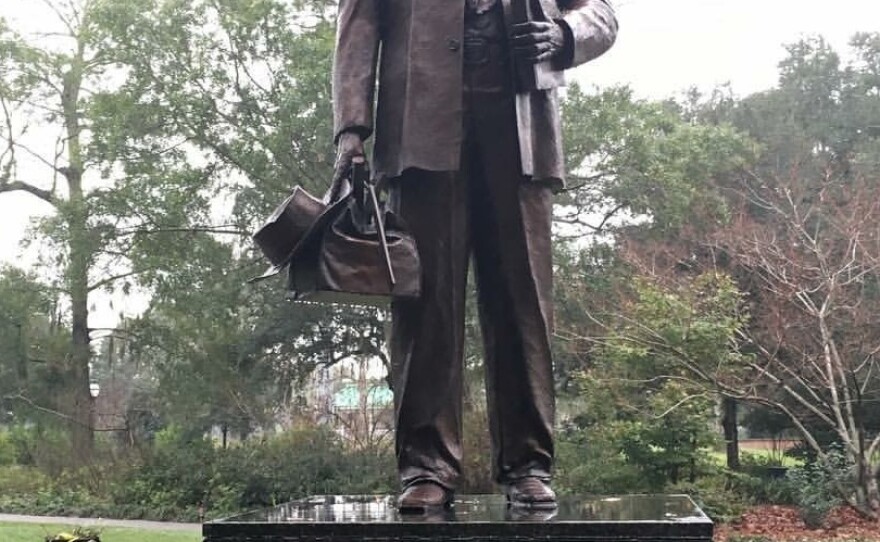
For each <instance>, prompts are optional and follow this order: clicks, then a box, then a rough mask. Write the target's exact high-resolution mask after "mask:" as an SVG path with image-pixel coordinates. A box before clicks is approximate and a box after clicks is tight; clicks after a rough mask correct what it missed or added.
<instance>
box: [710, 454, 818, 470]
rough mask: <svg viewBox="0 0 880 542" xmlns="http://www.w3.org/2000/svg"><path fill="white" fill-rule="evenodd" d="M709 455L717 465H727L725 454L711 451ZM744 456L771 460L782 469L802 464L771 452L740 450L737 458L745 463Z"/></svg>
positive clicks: (799, 461) (791, 458)
mask: <svg viewBox="0 0 880 542" xmlns="http://www.w3.org/2000/svg"><path fill="white" fill-rule="evenodd" d="M709 455H710V456H711V457H712V459H713V460H714V461H715V462H716V463H717V464H718V465H726V464H727V454H726V453H725V452H721V451H717V450H713V451H711V452H709ZM746 456H750V457H752V458H754V459H756V460H759V461H767V460H771V459H772V460H773V461H775V462H778V463H781V466H783V467H799V466H801V465H803V464H804V462H803V461H801V460H800V459H795V458H793V457H789V456H787V455H783V454H782V453H781V452H774V451H772V450H740V451H739V458H740V461H746V460H748V458H747V457H746Z"/></svg>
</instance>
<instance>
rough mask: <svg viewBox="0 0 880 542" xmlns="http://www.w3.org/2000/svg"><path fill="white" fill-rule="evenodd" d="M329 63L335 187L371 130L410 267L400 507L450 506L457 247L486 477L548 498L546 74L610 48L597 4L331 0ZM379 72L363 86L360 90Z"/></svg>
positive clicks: (554, 139)
mask: <svg viewBox="0 0 880 542" xmlns="http://www.w3.org/2000/svg"><path fill="white" fill-rule="evenodd" d="M337 22H338V29H337V43H336V53H335V58H334V70H333V105H334V117H335V118H334V121H335V141H336V144H337V149H338V154H337V164H336V176H335V179H334V183H339V182H340V179H342V178H343V177H344V176H345V175H346V172H347V171H349V169H350V167H351V163H352V160H353V159H354V158H356V157H362V156H363V155H364V144H363V141H364V140H365V139H367V138H368V137H369V136H370V135H371V134H372V133H373V132H374V123H373V112H374V107H375V112H376V114H375V117H376V119H375V142H374V148H373V157H372V158H373V160H372V163H373V173H374V175H376V176H378V177H381V178H385V179H388V180H389V186H390V192H391V195H390V200H391V204H392V207H393V208H395V209H396V211H397V212H398V213H399V215H400V216H401V217H402V218H403V220H404V221H405V222H406V224H407V226H408V227H409V229H410V231H411V232H412V233H413V235H414V236H415V239H416V244H417V246H418V252H419V258H420V259H421V265H422V268H423V275H422V293H421V297H420V298H419V299H417V300H397V301H395V302H394V304H393V307H392V317H393V324H392V332H391V344H390V351H391V362H392V366H393V371H392V372H393V374H392V380H393V388H394V398H395V414H396V431H397V436H396V454H397V464H398V470H399V475H400V481H401V484H402V487H403V491H402V494H401V496H400V498H399V502H398V504H399V506H400V507H401V509H403V510H425V509H430V508H435V507H442V506H444V505H448V504H449V503H450V502H451V500H452V495H453V492H454V490H455V488H456V483H457V480H458V478H459V475H460V471H461V394H462V355H463V348H464V314H465V309H464V304H465V283H466V280H467V269H468V260H469V258H470V256H471V254H473V260H474V266H475V275H476V279H477V289H478V299H479V314H480V322H481V326H482V330H483V338H484V348H485V364H486V390H487V396H488V403H489V405H488V407H489V416H490V431H491V436H492V450H493V451H492V453H493V459H494V461H493V470H494V472H493V474H494V476H495V479H496V480H497V481H498V483H499V484H501V485H502V487H503V488H504V491H505V494H506V495H507V498H508V501H509V502H510V503H511V504H512V505H514V506H525V507H531V508H552V507H554V506H555V500H556V498H555V494H554V493H553V491H552V490H551V489H550V487H549V482H550V476H551V467H552V463H553V419H554V409H555V399H554V388H553V371H552V361H551V355H550V334H551V330H552V326H553V315H552V312H553V307H552V284H551V280H552V268H551V247H550V224H551V213H552V191H553V189H555V188H559V187H561V186H562V184H563V177H564V175H563V169H564V165H563V157H562V141H561V130H560V119H559V111H558V103H557V94H556V90H555V89H556V87H557V86H559V85H560V84H561V72H562V71H563V70H565V69H566V68H570V67H572V66H576V65H579V64H582V63H584V62H587V61H589V60H591V59H593V58H596V57H598V56H599V55H601V54H602V53H604V52H605V51H606V50H608V48H609V47H611V45H612V44H613V42H614V39H615V36H616V33H617V21H616V19H615V15H614V11H613V9H612V8H611V6H610V5H609V4H608V3H607V0H340V2H339V11H338V16H337ZM377 74H378V98H377V99H376V100H375V103H374V90H375V89H376V79H377Z"/></svg>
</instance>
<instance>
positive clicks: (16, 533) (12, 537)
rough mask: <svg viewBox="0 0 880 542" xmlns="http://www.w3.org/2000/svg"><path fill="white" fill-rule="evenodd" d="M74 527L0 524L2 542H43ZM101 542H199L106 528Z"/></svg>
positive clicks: (196, 536) (196, 537) (195, 536)
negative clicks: (49, 536) (147, 541)
mask: <svg viewBox="0 0 880 542" xmlns="http://www.w3.org/2000/svg"><path fill="white" fill-rule="evenodd" d="M74 529H75V527H71V526H65V525H38V524H34V523H0V540H2V541H3V542H44V540H45V539H46V536H47V535H56V534H58V533H60V532H68V533H72V532H73V530H74ZM100 536H101V542H144V541H146V540H149V541H150V542H199V541H200V540H201V539H202V537H201V534H200V533H186V532H174V531H153V530H139V529H128V528H123V527H106V528H102V529H101V530H100Z"/></svg>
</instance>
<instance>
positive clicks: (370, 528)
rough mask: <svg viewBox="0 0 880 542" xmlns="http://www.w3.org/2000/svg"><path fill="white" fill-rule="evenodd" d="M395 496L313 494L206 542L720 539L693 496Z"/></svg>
mask: <svg viewBox="0 0 880 542" xmlns="http://www.w3.org/2000/svg"><path fill="white" fill-rule="evenodd" d="M394 502H395V500H394V498H393V497H387V496H325V497H313V498H309V499H303V500H301V501H294V502H291V503H287V504H283V505H281V506H277V507H275V508H269V509H266V510H261V511H258V512H251V513H248V514H244V515H241V516H235V517H231V518H228V519H222V520H218V521H212V522H210V523H206V524H205V525H204V526H203V534H204V537H205V538H204V539H205V542H232V541H236V542H359V541H366V542H386V541H387V542H391V541H394V542H429V541H438V542H446V541H455V542H458V541H462V542H464V541H468V542H496V541H497V542H501V541H511V542H531V541H538V540H540V541H544V542H549V541H553V542H604V541H618V542H636V541H646V542H647V541H657V542H659V541H673V540H676V541H700V542H710V541H711V540H712V521H711V520H709V518H708V517H706V515H705V514H704V513H703V512H702V511H701V510H700V509H699V508H698V507H697V506H696V505H695V504H694V502H693V501H692V500H691V499H690V498H689V497H687V496H686V495H630V496H623V497H572V496H569V497H562V498H560V500H559V507H558V508H557V509H556V510H553V511H528V510H518V509H515V508H510V507H508V506H507V504H506V502H505V500H504V497H502V496H500V495H461V496H459V498H457V499H456V501H455V505H454V506H453V507H451V508H449V509H446V510H442V511H438V512H435V513H429V514H401V513H399V512H398V511H397V508H396V507H395V506H394Z"/></svg>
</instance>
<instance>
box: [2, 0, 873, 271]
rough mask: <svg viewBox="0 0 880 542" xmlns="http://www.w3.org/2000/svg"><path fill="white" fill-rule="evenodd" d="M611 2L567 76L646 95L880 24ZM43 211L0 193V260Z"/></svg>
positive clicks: (26, 7) (694, 2)
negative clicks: (584, 59)
mask: <svg viewBox="0 0 880 542" xmlns="http://www.w3.org/2000/svg"><path fill="white" fill-rule="evenodd" d="M616 5H617V7H618V16H619V20H620V35H619V37H618V41H617V44H616V45H615V47H614V48H613V49H612V50H611V51H610V52H609V53H608V54H606V55H605V56H604V57H602V58H600V59H598V60H597V61H595V62H593V63H591V64H588V65H586V66H582V67H580V68H578V69H576V70H575V71H574V73H573V74H572V77H573V78H574V79H577V80H578V81H580V82H581V83H583V84H587V85H597V86H599V87H604V86H609V85H615V84H629V85H631V86H632V87H633V88H634V89H635V91H636V93H637V95H639V96H641V97H645V98H665V97H668V96H672V95H675V94H677V93H679V92H681V91H682V90H684V89H686V88H687V87H690V86H694V85H696V86H698V87H700V88H702V89H706V90H708V89H711V88H713V87H715V86H717V85H720V84H724V83H727V82H729V83H731V85H732V87H733V90H734V91H735V92H736V93H737V94H739V95H746V94H749V93H752V92H755V91H759V90H764V89H767V88H771V87H772V86H774V85H775V84H776V77H777V64H778V63H779V61H780V60H782V58H783V57H784V55H785V50H784V48H783V44H785V43H791V42H793V41H796V40H798V39H799V38H800V37H802V36H805V35H810V34H821V35H823V36H825V37H826V38H827V39H828V40H829V42H830V43H831V44H832V45H833V46H834V47H835V48H836V49H838V50H839V51H841V52H845V51H846V49H847V42H848V40H849V38H850V37H851V36H852V35H853V34H854V33H856V32H860V31H872V30H873V31H876V30H877V29H878V22H880V0H836V1H834V2H832V1H830V0H824V1H819V0H665V1H661V0H619V1H618V2H617V3H616ZM0 15H2V16H4V17H7V18H10V19H12V20H13V22H14V24H15V25H16V26H17V27H18V28H25V29H26V30H46V29H47V27H48V26H47V25H48V24H49V23H48V21H49V19H48V18H47V14H46V12H45V10H44V8H42V7H41V2H37V1H36V0H0ZM328 136H329V134H328ZM329 144H330V142H329V140H328V145H329ZM50 148H51V143H50ZM41 173H45V172H44V171H41ZM41 211H42V212H46V211H47V209H46V208H45V205H44V204H42V203H41V202H39V201H38V200H36V199H35V198H33V197H30V196H27V195H23V194H0V261H7V262H11V263H16V262H19V261H20V260H21V251H20V249H19V242H20V240H21V238H22V236H23V233H24V230H25V228H26V226H27V225H28V223H29V220H30V217H32V216H34V214H35V213H39V212H41Z"/></svg>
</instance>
